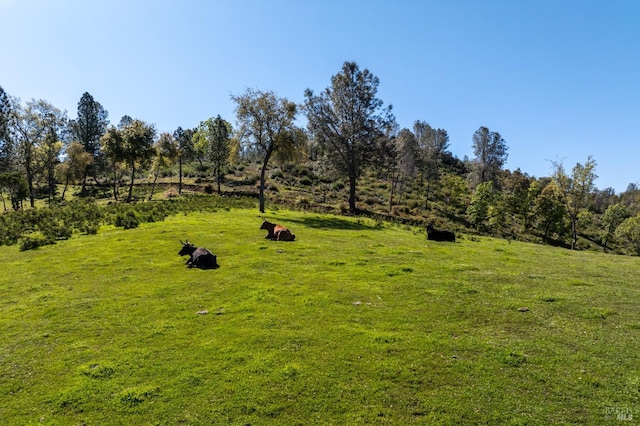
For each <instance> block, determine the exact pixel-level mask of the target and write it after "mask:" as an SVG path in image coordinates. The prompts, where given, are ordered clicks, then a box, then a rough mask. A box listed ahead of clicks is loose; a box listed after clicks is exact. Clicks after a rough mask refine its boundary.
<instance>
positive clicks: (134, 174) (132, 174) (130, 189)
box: [127, 165, 136, 203]
mask: <svg viewBox="0 0 640 426" xmlns="http://www.w3.org/2000/svg"><path fill="white" fill-rule="evenodd" d="M135 177H136V166H135V165H132V166H131V183H130V184H129V195H128V196H127V203H130V202H131V198H132V196H133V181H134V179H135Z"/></svg>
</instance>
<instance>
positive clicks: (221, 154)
mask: <svg viewBox="0 0 640 426" xmlns="http://www.w3.org/2000/svg"><path fill="white" fill-rule="evenodd" d="M232 135H233V128H232V127H231V124H229V123H228V122H227V121H225V120H223V119H222V118H221V117H220V116H217V117H216V118H209V119H208V120H206V121H203V122H201V123H200V126H199V127H198V130H197V131H196V133H195V135H194V138H195V141H196V142H195V145H196V147H197V148H196V150H199V151H202V152H204V153H205V155H206V157H208V158H209V161H211V164H212V165H213V173H214V175H215V176H216V181H217V183H218V193H220V183H221V181H222V171H223V170H224V168H225V167H226V166H227V165H228V164H229V157H230V155H231V136H232Z"/></svg>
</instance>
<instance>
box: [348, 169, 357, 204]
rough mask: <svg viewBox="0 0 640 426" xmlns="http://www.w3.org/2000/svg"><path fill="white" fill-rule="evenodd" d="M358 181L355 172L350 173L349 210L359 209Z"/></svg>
mask: <svg viewBox="0 0 640 426" xmlns="http://www.w3.org/2000/svg"><path fill="white" fill-rule="evenodd" d="M356 181H357V177H356V175H355V173H349V210H350V211H351V212H352V213H355V212H356V211H357V209H356Z"/></svg>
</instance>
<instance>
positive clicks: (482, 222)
mask: <svg viewBox="0 0 640 426" xmlns="http://www.w3.org/2000/svg"><path fill="white" fill-rule="evenodd" d="M494 199H495V193H494V188H493V181H489V182H482V183H481V184H479V185H478V186H477V187H476V191H475V193H474V194H473V196H472V197H471V202H470V203H469V207H468V208H467V216H468V217H469V222H470V223H471V224H472V225H473V226H474V227H475V228H477V229H484V228H485V227H486V224H487V222H488V220H489V207H490V206H491V204H492V203H493V201H494Z"/></svg>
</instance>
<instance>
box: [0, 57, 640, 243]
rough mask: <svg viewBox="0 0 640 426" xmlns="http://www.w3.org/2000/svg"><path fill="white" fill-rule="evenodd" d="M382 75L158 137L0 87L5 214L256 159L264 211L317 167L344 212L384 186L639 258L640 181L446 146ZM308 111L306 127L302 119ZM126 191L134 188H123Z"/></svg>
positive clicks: (406, 212)
mask: <svg viewBox="0 0 640 426" xmlns="http://www.w3.org/2000/svg"><path fill="white" fill-rule="evenodd" d="M378 86H379V79H378V78H377V77H376V76H375V75H373V74H372V73H371V72H370V71H369V70H367V69H360V67H359V66H358V65H357V64H356V63H355V62H345V63H344V64H343V66H342V68H341V69H340V70H339V72H338V73H336V75H334V76H332V77H331V80H330V84H329V86H328V87H327V88H325V89H323V90H322V91H320V92H318V93H316V92H314V91H313V90H311V89H307V90H306V91H305V92H304V102H303V103H301V104H296V103H295V102H292V101H290V100H288V99H286V98H283V97H279V96H278V95H276V94H275V93H273V92H272V91H259V90H254V89H247V90H245V91H244V92H243V93H240V94H237V95H232V96H231V101H232V102H234V104H235V114H236V116H235V121H236V123H237V126H236V128H234V126H233V125H232V124H231V123H230V122H229V121H227V120H226V119H224V118H222V117H220V116H219V115H218V116H216V117H211V118H208V119H206V120H204V121H202V122H200V124H199V125H198V126H197V127H196V128H193V129H183V128H181V127H179V128H177V129H175V130H174V131H173V132H171V133H169V132H163V133H159V132H158V131H157V129H156V128H155V126H154V125H153V124H149V123H147V122H145V121H143V120H140V119H137V118H136V119H134V118H132V117H129V116H124V117H122V118H121V119H120V121H119V122H118V124H117V125H113V124H111V122H110V120H109V114H108V111H107V110H106V109H105V108H104V107H103V106H102V105H101V104H100V103H99V102H98V101H96V100H95V99H94V98H93V96H91V95H90V94H89V93H84V94H83V95H82V97H81V99H80V101H79V102H78V110H77V117H76V118H74V119H70V118H68V117H67V114H66V112H62V111H60V110H59V109H58V108H56V107H54V106H53V105H51V104H50V103H48V102H46V101H44V100H30V101H27V102H24V103H23V102H21V101H20V100H19V99H17V98H14V97H12V96H10V95H8V94H7V93H6V92H5V91H4V90H3V89H2V87H1V86H0V196H1V198H2V203H3V208H4V211H8V210H14V211H19V210H22V209H23V207H24V206H23V202H24V200H28V201H29V204H30V206H31V207H32V208H34V207H35V200H36V198H37V197H44V198H46V200H47V202H49V203H56V202H60V201H61V200H64V199H65V196H66V193H67V189H68V188H69V186H70V185H77V186H79V187H80V190H79V194H77V195H79V196H89V195H91V194H92V192H93V191H94V190H95V187H109V188H110V196H111V197H113V199H114V200H115V201H123V202H129V203H130V202H132V201H134V200H136V199H138V198H139V197H135V196H134V185H135V182H136V179H137V178H138V180H140V179H139V178H140V177H142V176H144V177H146V178H147V179H146V180H147V181H148V182H149V183H150V190H149V193H148V195H147V196H145V198H146V197H148V199H149V200H151V199H152V197H153V196H154V192H155V190H156V184H157V181H158V177H159V176H160V174H161V173H162V171H163V170H167V169H169V168H174V169H175V168H177V170H178V171H177V177H178V182H177V185H178V192H182V187H183V177H184V167H193V165H194V164H195V165H196V166H195V167H197V168H201V169H202V170H207V171H208V173H209V174H210V175H211V178H212V179H213V181H214V182H215V184H216V186H217V191H218V192H221V185H222V183H223V182H224V179H225V173H226V172H227V171H228V170H229V168H230V167H232V166H233V165H237V164H240V163H242V162H246V161H255V162H257V163H258V164H259V170H260V173H259V179H258V180H259V182H258V199H259V209H260V211H261V212H264V211H265V202H266V196H265V195H266V192H268V180H269V170H272V169H273V168H274V167H277V166H280V165H283V164H287V163H289V164H291V163H297V164H301V163H303V164H308V165H309V167H311V168H313V170H314V173H315V174H316V175H322V176H323V180H324V181H325V182H344V183H345V184H346V188H345V189H346V191H345V192H346V194H345V195H346V202H347V204H348V207H347V210H348V211H349V212H351V213H358V212H361V211H362V209H361V206H360V203H361V201H360V200H361V196H360V192H361V185H363V182H369V181H371V180H372V179H373V180H376V181H378V182H383V183H384V193H385V194H386V196H387V198H388V199H387V202H386V212H387V213H388V214H389V215H392V216H398V217H403V216H404V217H414V218H421V219H423V220H431V221H436V222H442V223H443V224H444V223H446V224H449V225H452V226H456V227H464V228H467V229H469V230H473V231H476V232H479V233H489V234H493V235H498V236H503V237H507V238H524V237H526V236H530V237H531V236H533V237H536V238H538V239H539V240H541V241H544V242H548V243H553V244H559V245H566V246H567V247H570V248H572V249H577V248H582V247H580V244H579V243H580V242H582V245H583V246H589V245H595V246H598V247H601V248H602V249H603V250H605V251H606V250H607V249H610V248H614V247H615V248H618V249H622V248H625V249H629V250H631V251H632V252H634V253H636V254H640V216H639V213H640V204H639V203H638V199H639V196H640V188H638V187H637V185H635V184H631V185H629V187H628V188H627V190H626V191H625V192H623V193H621V194H616V193H615V191H614V190H613V189H605V190H598V189H597V188H596V187H595V180H596V179H597V175H596V174H595V170H596V166H597V163H596V161H595V159H593V158H592V157H588V158H587V160H586V161H585V162H584V163H582V164H581V163H578V164H576V165H575V166H574V167H573V168H572V169H571V170H566V169H565V167H564V165H563V164H562V163H560V162H554V163H553V164H552V165H553V173H552V175H551V176H548V177H542V178H535V177H532V176H529V175H527V174H526V173H523V172H521V171H520V170H515V171H510V170H506V169H505V168H504V165H505V163H506V160H507V158H508V146H507V143H506V141H505V140H504V138H503V137H502V136H501V135H500V134H499V133H498V132H496V131H493V130H491V129H488V128H487V127H480V128H479V129H478V130H477V131H476V132H475V133H474V134H473V135H470V136H471V138H470V139H471V142H472V147H473V152H474V158H472V159H468V158H464V159H459V158H457V157H455V156H454V155H453V154H452V153H451V152H450V150H449V136H448V134H447V131H446V130H445V129H440V128H435V127H432V126H431V125H430V124H429V123H428V122H427V121H424V120H416V121H415V122H414V124H413V127H412V128H411V129H408V128H400V126H399V125H398V124H397V122H396V119H395V117H394V115H393V111H392V106H391V105H387V106H385V105H384V102H383V101H382V100H381V99H379V98H378V96H377V90H378ZM299 117H304V118H306V127H304V128H303V127H299V125H298V124H297V123H298V121H297V120H298V118H299ZM123 188H125V189H123Z"/></svg>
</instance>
